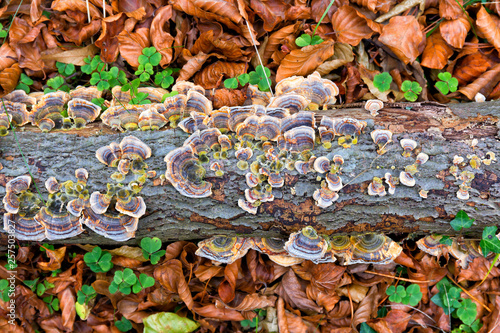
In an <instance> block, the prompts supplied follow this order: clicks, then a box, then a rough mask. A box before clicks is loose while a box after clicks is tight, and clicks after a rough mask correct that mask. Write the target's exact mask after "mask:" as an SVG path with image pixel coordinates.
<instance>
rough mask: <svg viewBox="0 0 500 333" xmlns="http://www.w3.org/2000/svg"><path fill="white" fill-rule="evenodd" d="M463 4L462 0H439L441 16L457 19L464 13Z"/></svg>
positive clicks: (447, 18)
mask: <svg viewBox="0 0 500 333" xmlns="http://www.w3.org/2000/svg"><path fill="white" fill-rule="evenodd" d="M457 2H458V3H460V5H459V4H458V3H457ZM461 6H463V2H462V0H439V16H441V17H442V18H444V19H446V20H455V19H457V18H459V17H460V16H463V15H464V12H463V10H462V7H461Z"/></svg>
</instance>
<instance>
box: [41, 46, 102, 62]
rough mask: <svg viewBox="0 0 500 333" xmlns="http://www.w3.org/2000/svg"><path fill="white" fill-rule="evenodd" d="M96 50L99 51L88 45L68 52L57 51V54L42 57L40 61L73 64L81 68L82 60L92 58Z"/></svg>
mask: <svg viewBox="0 0 500 333" xmlns="http://www.w3.org/2000/svg"><path fill="white" fill-rule="evenodd" d="M98 50H99V48H97V47H96V46H95V45H93V44H90V45H88V46H86V47H81V48H75V49H73V50H69V51H63V50H60V49H58V53H52V54H45V55H42V59H43V60H55V61H58V62H62V63H65V64H73V65H76V66H83V65H85V61H84V59H85V58H87V57H88V56H90V57H93V56H94V55H95V54H97V51H98Z"/></svg>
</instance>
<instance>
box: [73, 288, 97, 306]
mask: <svg viewBox="0 0 500 333" xmlns="http://www.w3.org/2000/svg"><path fill="white" fill-rule="evenodd" d="M96 296H97V293H96V291H95V289H94V288H93V287H92V286H88V285H86V284H84V285H83V286H82V289H81V290H78V293H77V294H76V297H77V301H78V303H80V304H82V305H83V304H88V303H89V301H90V300H91V299H93V298H95V297H96Z"/></svg>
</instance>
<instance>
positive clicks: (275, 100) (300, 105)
mask: <svg viewBox="0 0 500 333" xmlns="http://www.w3.org/2000/svg"><path fill="white" fill-rule="evenodd" d="M309 103H311V101H310V100H309V99H307V98H306V97H304V96H302V95H298V94H285V95H280V96H276V97H272V98H271V101H270V102H269V104H268V105H267V106H268V107H270V108H283V109H287V110H288V111H289V112H290V113H297V112H299V111H302V110H305V109H306V107H307V106H308V105H309Z"/></svg>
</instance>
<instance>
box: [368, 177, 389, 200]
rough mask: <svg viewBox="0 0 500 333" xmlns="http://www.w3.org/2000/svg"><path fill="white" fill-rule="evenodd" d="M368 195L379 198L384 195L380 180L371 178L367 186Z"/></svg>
mask: <svg viewBox="0 0 500 333" xmlns="http://www.w3.org/2000/svg"><path fill="white" fill-rule="evenodd" d="M368 194H369V195H372V196H376V195H378V196H379V197H383V196H385V195H386V192H385V187H384V185H383V184H382V179H381V178H379V177H373V180H372V182H371V183H370V185H369V186H368Z"/></svg>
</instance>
